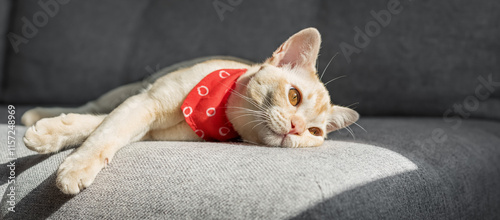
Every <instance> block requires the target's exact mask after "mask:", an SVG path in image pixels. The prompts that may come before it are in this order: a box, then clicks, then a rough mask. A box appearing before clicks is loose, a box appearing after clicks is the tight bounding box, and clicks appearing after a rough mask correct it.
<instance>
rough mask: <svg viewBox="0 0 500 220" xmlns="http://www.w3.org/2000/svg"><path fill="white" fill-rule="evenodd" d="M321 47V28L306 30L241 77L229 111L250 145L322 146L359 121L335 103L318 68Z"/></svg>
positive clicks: (236, 128) (292, 37)
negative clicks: (332, 133)
mask: <svg viewBox="0 0 500 220" xmlns="http://www.w3.org/2000/svg"><path fill="white" fill-rule="evenodd" d="M320 44H321V37H320V34H319V32H318V31H317V30H316V29H315V28H307V29H304V30H302V31H300V32H298V33H296V34H294V35H293V36H291V37H290V38H289V39H288V40H287V41H285V42H284V43H283V44H282V45H281V46H280V47H279V48H278V49H277V50H276V51H275V52H274V53H273V55H272V57H270V58H269V59H267V60H266V61H265V62H264V63H262V64H259V65H255V66H253V67H251V68H250V69H249V70H248V72H247V73H246V74H245V75H243V76H242V77H240V79H239V80H238V83H237V85H236V89H235V91H234V92H233V95H231V96H230V99H229V103H228V109H227V111H226V112H227V116H228V119H229V120H230V121H231V123H232V124H233V126H234V128H235V130H236V131H237V132H238V134H240V136H241V137H242V138H243V139H244V140H246V141H249V142H253V143H259V144H264V145H269V146H281V147H313V146H319V145H321V144H322V143H323V141H324V139H325V138H326V135H327V133H329V132H331V131H334V130H338V129H341V128H344V127H346V126H349V125H350V124H352V123H354V122H355V121H357V120H358V118H359V115H358V113H357V112H356V111H354V110H352V109H349V108H346V107H341V106H337V105H332V104H331V103H330V95H329V94H328V90H327V89H326V87H325V86H324V84H323V83H322V82H321V81H320V79H319V77H318V75H317V70H316V67H315V65H316V59H317V58H318V52H319V47H320Z"/></svg>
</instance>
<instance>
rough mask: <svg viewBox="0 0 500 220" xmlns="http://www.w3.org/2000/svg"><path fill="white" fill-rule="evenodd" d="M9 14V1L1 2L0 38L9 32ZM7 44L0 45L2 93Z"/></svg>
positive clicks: (1, 90) (0, 86)
mask: <svg viewBox="0 0 500 220" xmlns="http://www.w3.org/2000/svg"><path fill="white" fill-rule="evenodd" d="M10 12H11V2H10V0H2V1H0V36H6V35H7V31H8V30H9V19H10ZM0 39H5V38H0ZM7 47H8V45H7V43H6V42H5V41H4V43H0V92H3V84H4V83H3V82H4V74H3V73H4V71H3V70H4V63H5V54H6V52H7ZM1 99H2V97H1V96H0V103H1V101H2V100H1Z"/></svg>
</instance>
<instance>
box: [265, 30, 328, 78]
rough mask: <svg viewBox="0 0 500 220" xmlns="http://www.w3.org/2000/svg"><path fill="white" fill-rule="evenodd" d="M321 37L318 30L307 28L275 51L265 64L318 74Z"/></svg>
mask: <svg viewBox="0 0 500 220" xmlns="http://www.w3.org/2000/svg"><path fill="white" fill-rule="evenodd" d="M320 45H321V35H320V34H319V32H318V30H317V29H316V28H306V29H304V30H301V31H299V32H298V33H296V34H294V35H293V36H291V37H290V38H288V40H287V41H285V42H284V43H283V44H281V46H280V47H279V48H278V49H277V50H276V51H274V53H273V56H272V57H271V58H269V59H267V60H266V62H265V63H268V64H271V65H273V66H277V67H281V66H284V65H291V66H292V68H294V67H302V68H305V69H307V70H310V71H313V72H316V60H317V59H318V53H319V47H320Z"/></svg>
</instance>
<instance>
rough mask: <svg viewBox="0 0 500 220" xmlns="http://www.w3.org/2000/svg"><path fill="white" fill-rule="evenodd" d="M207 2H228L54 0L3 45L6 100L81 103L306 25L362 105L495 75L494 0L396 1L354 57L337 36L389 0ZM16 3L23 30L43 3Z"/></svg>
mask: <svg viewBox="0 0 500 220" xmlns="http://www.w3.org/2000/svg"><path fill="white" fill-rule="evenodd" d="M214 2H225V4H229V3H227V2H226V1H201V0H200V1H195V2H193V1H189V2H184V1H180V2H167V1H152V0H149V1H131V0H125V1H123V0H120V1H117V0H116V1H105V2H102V1H96V0H93V1H69V3H67V4H65V5H60V7H59V11H58V13H56V14H55V15H54V17H50V19H49V21H48V22H47V24H46V25H45V26H43V27H42V28H39V30H38V33H37V34H36V36H34V37H33V38H32V39H30V40H29V43H27V44H22V45H20V46H19V53H15V52H14V51H13V50H10V53H9V55H8V59H9V63H8V67H7V72H5V73H4V74H5V75H6V77H5V79H6V80H7V81H6V82H5V83H4V85H6V86H7V87H6V88H4V90H3V92H2V94H3V95H4V98H5V101H6V102H16V103H18V104H22V103H24V104H33V103H37V104H54V105H56V104H83V103H84V102H86V101H89V100H92V99H95V98H96V97H98V96H99V95H101V94H103V93H104V92H106V91H109V90H110V89H112V88H115V87H116V86H119V85H123V84H126V83H130V82H133V81H136V80H139V79H142V78H145V77H147V76H149V75H151V74H152V73H153V72H154V71H155V70H157V67H158V69H159V68H161V67H165V66H169V65H172V64H174V63H176V62H179V61H184V60H187V59H191V58H195V57H200V56H208V55H232V56H236V57H242V58H246V59H249V60H252V61H262V60H263V59H265V58H266V57H268V56H270V55H271V53H272V52H273V50H274V49H275V48H277V47H278V46H279V44H280V43H281V42H282V41H284V40H285V39H286V38H287V37H288V36H290V35H291V34H293V33H295V32H296V31H298V30H300V29H302V28H305V27H309V26H315V27H317V28H318V29H319V30H320V32H321V33H322V36H323V46H322V50H321V56H320V62H319V64H320V65H319V67H320V68H319V70H320V71H322V70H323V69H324V67H325V66H326V64H327V63H328V61H329V60H330V58H331V57H332V56H334V54H336V53H337V52H339V53H340V54H339V55H338V56H337V57H336V59H335V61H334V62H333V64H332V65H330V67H329V69H328V70H327V72H326V74H325V77H324V78H323V80H324V81H325V82H326V81H327V80H330V79H333V78H335V77H338V76H342V75H346V76H347V77H346V78H343V79H339V80H337V81H335V82H333V83H331V84H329V85H328V88H329V90H330V91H331V93H332V96H333V101H334V102H335V103H337V104H342V105H349V104H352V103H355V102H359V106H358V108H357V110H358V111H359V112H360V113H361V114H362V115H427V116H442V115H443V114H444V113H445V112H446V111H447V110H448V109H450V108H452V107H453V105H454V104H462V105H463V103H464V100H465V98H466V97H469V96H474V95H475V93H476V87H477V86H479V85H481V83H480V80H479V78H480V76H482V77H488V76H489V75H490V74H491V77H492V78H493V80H494V81H496V82H499V81H500V67H499V65H498V60H499V54H500V47H499V46H498V38H499V37H500V35H499V33H500V32H498V31H497V29H498V28H497V27H498V26H499V23H498V22H499V21H500V14H499V13H497V11H498V10H499V9H500V3H499V2H498V1H489V0H478V1H438V2H435V1H406V0H404V1H403V0H402V1H400V3H401V7H402V8H401V12H399V13H398V14H393V15H391V20H390V22H388V24H387V26H386V27H383V28H380V33H378V35H377V36H374V37H372V38H371V40H370V43H368V44H367V46H366V47H364V48H360V51H361V52H359V53H354V54H352V55H351V56H349V58H350V59H351V62H350V63H348V62H347V59H346V58H345V56H344V55H343V53H342V49H341V47H340V44H341V43H342V42H345V43H346V44H349V45H353V46H356V44H355V42H354V40H355V36H356V32H355V29H354V28H355V27H359V28H361V29H363V30H365V27H366V25H367V24H373V21H375V18H374V17H373V16H372V14H371V11H372V10H373V11H374V13H378V12H380V11H381V10H387V9H388V6H387V3H388V2H389V1H388V0H376V1H356V2H349V1H336V0H335V1H331V0H313V1H300V0H293V1H287V2H286V3H283V2H280V1H263V0H262V1H232V2H235V3H238V2H240V3H239V4H238V5H235V6H230V5H229V7H230V8H231V9H232V10H230V11H225V13H223V18H224V20H222V21H221V20H220V17H219V16H218V13H217V10H216V9H215V8H214V6H213V4H214ZM15 6H16V7H15V11H13V13H14V16H13V25H12V28H11V31H12V32H13V33H22V27H23V25H24V23H23V21H22V17H27V18H32V17H33V15H35V14H36V13H37V12H39V11H40V10H41V7H40V5H39V3H38V1H16V3H15ZM370 22H371V23H370ZM373 30H374V31H375V29H373ZM365 32H366V31H365ZM358 49H359V48H358ZM74 88H79V89H77V90H75V89H74ZM492 93H493V94H492V95H491V96H489V98H488V99H486V100H484V101H481V102H480V103H479V106H478V107H477V109H476V108H474V109H475V110H474V111H470V112H471V113H470V114H471V115H472V116H473V117H482V118H497V119H499V118H500V113H499V112H500V98H499V97H500V91H499V89H498V87H495V88H494V90H493V91H492ZM453 112H455V111H453ZM467 112H469V111H467ZM468 114H469V113H467V117H469V116H468ZM462 115H463V114H462Z"/></svg>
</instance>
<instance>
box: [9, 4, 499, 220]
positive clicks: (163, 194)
mask: <svg viewBox="0 0 500 220" xmlns="http://www.w3.org/2000/svg"><path fill="white" fill-rule="evenodd" d="M498 10H500V3H499V2H498V1H486V0H479V1H418V0H413V1H403V0H401V1H394V0H376V1H373V0H372V1H336V0H334V1H331V0H312V1H300V0H291V1H248V0H246V1H245V0H240V1H236V0H235V1H226V0H214V1H189V2H186V1H172V2H171V1H153V0H144V1H133V0H121V1H97V0H92V1H70V0H39V1H13V0H1V1H0V32H1V35H0V36H3V38H2V39H3V41H4V43H3V44H0V67H1V68H0V71H1V72H0V91H1V93H0V103H1V106H0V108H1V110H0V122H1V123H2V125H1V126H0V134H2V135H1V136H0V146H1V149H2V150H1V151H0V164H1V166H0V174H1V179H0V193H2V195H3V196H2V198H1V203H0V216H1V217H0V218H3V219H45V218H51V219H78V218H83V219H139V218H141V219H142V218H156V219H498V218H499V217H500V64H499V62H500V44H499V41H498V39H499V38H500V32H499V30H498V27H499V26H500V23H499V21H500V14H499V13H498ZM309 26H314V27H316V28H318V29H319V31H320V32H321V33H322V37H323V44H322V49H321V56H320V59H319V64H318V66H319V70H320V72H321V71H323V70H324V69H325V67H326V66H327V63H328V61H329V60H330V59H331V58H332V57H333V56H334V55H335V54H337V53H338V55H337V56H336V57H335V59H334V61H333V62H332V64H331V65H330V66H329V67H328V69H327V70H326V74H325V76H324V78H323V81H325V82H326V81H328V80H330V79H334V78H335V77H339V76H342V75H346V76H347V77H345V78H342V79H338V80H336V81H334V82H332V83H330V84H328V89H329V90H330V93H331V95H332V99H333V102H334V103H336V104H341V105H351V104H353V103H354V107H355V108H356V110H357V111H358V112H359V113H360V114H361V119H360V121H359V124H360V125H361V126H362V127H363V128H364V130H363V129H361V128H360V127H357V126H352V127H351V128H352V130H353V131H354V135H355V137H353V136H352V135H351V134H350V133H349V132H348V131H347V130H340V131H337V132H334V133H331V134H330V135H329V136H328V141H326V142H325V143H324V144H323V145H322V146H321V147H318V148H306V149H284V148H269V147H263V146H255V145H250V144H244V143H210V142H137V143H133V144H130V146H127V147H125V148H123V149H122V150H120V151H119V152H118V153H117V155H116V156H115V158H114V160H113V163H111V164H110V165H109V166H108V167H107V168H106V169H104V170H103V171H101V173H100V174H99V175H98V176H97V179H96V180H95V182H94V184H93V185H91V186H90V187H89V188H88V189H85V190H84V191H83V192H81V193H80V194H78V195H76V196H74V197H71V196H67V195H64V194H62V193H61V192H60V191H59V190H58V189H57V188H56V186H55V171H56V170H57V167H58V165H59V164H60V163H61V162H62V160H63V159H64V158H65V156H67V155H68V154H69V153H71V151H72V150H71V149H70V150H65V151H62V152H60V153H58V154H51V155H38V154H36V153H34V152H32V151H30V150H28V149H27V148H26V147H25V146H24V144H23V143H22V141H21V140H22V136H23V135H24V132H25V130H26V127H24V126H22V125H21V124H20V122H19V121H18V119H19V118H20V117H21V116H22V113H23V112H24V111H26V110H27V109H29V108H31V107H33V106H38V105H42V106H73V105H81V104H84V103H85V102H87V101H90V100H93V99H95V98H97V97H98V96H99V95H101V94H103V93H105V92H106V91H109V90H110V89H112V88H115V87H117V86H120V85H123V84H127V83H131V82H134V81H137V80H141V79H144V78H147V77H148V76H151V75H152V74H153V73H154V72H156V71H157V70H159V69H162V68H164V67H168V66H171V65H173V64H175V63H178V62H180V61H184V60H188V59H192V58H196V57H202V56H209V55H219V54H220V55H231V56H236V57H242V58H245V59H249V60H253V61H257V62H258V61H262V60H264V59H265V58H266V57H267V56H269V55H270V54H271V53H272V52H273V50H274V49H275V48H276V47H277V46H279V44H280V43H281V42H282V41H284V40H285V39H286V38H287V37H288V36H289V35H291V34H293V33H295V32H296V31H298V30H300V29H302V28H305V27H309ZM8 105H13V106H14V107H15V110H16V112H15V114H13V116H14V117H15V118H16V120H17V121H16V125H15V132H16V133H15V135H13V134H12V133H10V134H9V133H8V130H10V129H11V128H12V127H9V126H8V116H9V115H12V114H11V113H12V112H10V113H9V112H8V111H7V110H8ZM11 123H12V122H11ZM365 130H366V131H365ZM9 137H10V139H9ZM13 137H14V138H15V141H14V142H15V143H12V142H11V143H9V141H12V140H13V139H12V138H13ZM11 144H13V145H14V146H15V148H12V147H11V146H12V145H11ZM10 153H12V155H10ZM14 158H17V159H14ZM13 179H14V180H15V183H12V181H9V180H13ZM13 206H15V207H14V210H15V212H11V211H9V208H11V209H12V207H13Z"/></svg>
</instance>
